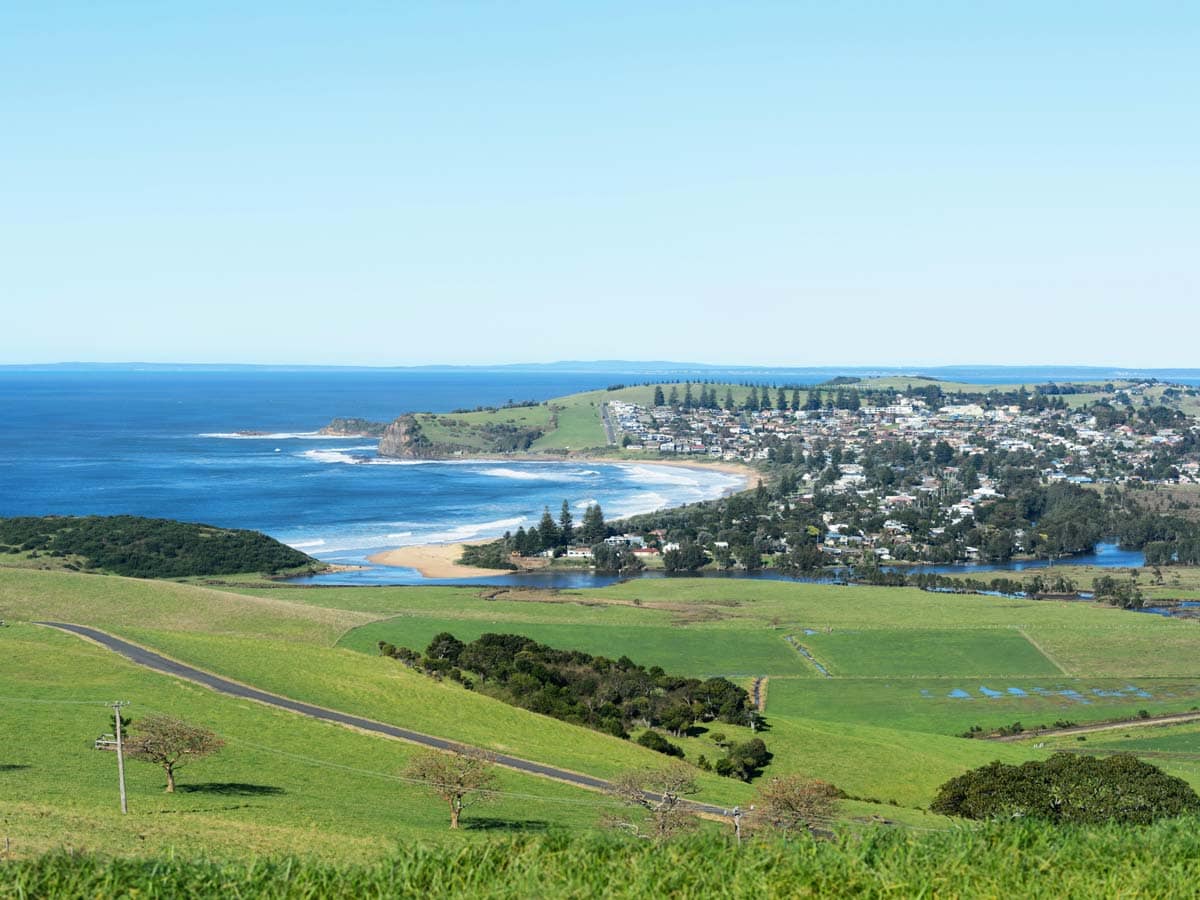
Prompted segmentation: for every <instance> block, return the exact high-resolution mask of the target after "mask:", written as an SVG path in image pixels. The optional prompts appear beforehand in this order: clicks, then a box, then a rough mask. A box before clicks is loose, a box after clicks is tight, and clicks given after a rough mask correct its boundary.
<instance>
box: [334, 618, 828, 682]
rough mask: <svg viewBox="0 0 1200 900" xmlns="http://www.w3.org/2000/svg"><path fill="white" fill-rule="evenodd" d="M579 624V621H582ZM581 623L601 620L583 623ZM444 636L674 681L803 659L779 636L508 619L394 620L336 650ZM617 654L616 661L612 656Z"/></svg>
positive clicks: (763, 669)
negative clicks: (589, 660)
mask: <svg viewBox="0 0 1200 900" xmlns="http://www.w3.org/2000/svg"><path fill="white" fill-rule="evenodd" d="M581 618H583V617H581ZM586 618H588V619H591V618H598V617H593V616H587V617H586ZM442 631H449V632H450V633H451V634H453V635H454V636H455V637H457V638H458V639H459V640H462V641H473V640H475V639H476V638H478V637H479V636H480V635H481V634H484V633H486V632H489V631H490V632H495V631H507V632H517V633H520V634H523V635H525V636H526V637H531V638H533V639H534V640H536V641H540V642H542V643H543V644H548V645H549V646H551V647H555V648H558V649H564V650H583V651H584V652H587V653H591V654H593V655H597V656H604V655H612V654H614V653H615V654H616V656H622V655H624V656H628V657H629V658H630V659H632V660H633V661H634V662H637V663H642V664H643V665H645V666H647V667H649V666H661V667H662V668H663V669H665V670H666V671H668V672H670V673H671V674H672V675H690V676H694V677H697V678H703V677H707V676H710V675H725V676H727V677H730V678H737V677H740V676H747V675H749V676H753V675H761V674H772V673H781V674H782V673H790V674H795V675H804V674H806V671H807V670H806V669H805V667H804V665H803V662H802V660H801V659H800V657H799V656H798V655H797V654H796V653H795V651H793V650H792V649H791V648H790V647H789V646H788V645H787V643H786V642H785V641H784V640H783V639H782V637H781V636H779V635H777V634H774V633H772V632H770V631H766V630H763V629H751V628H745V629H740V630H738V631H733V630H731V629H729V628H722V627H720V626H715V625H708V626H705V625H693V626H689V627H686V628H683V627H679V626H673V625H670V624H667V623H664V624H662V625H608V624H597V623H594V622H590V621H583V622H573V623H543V622H528V621H524V622H513V621H511V620H506V619H499V618H497V619H491V620H487V621H483V620H479V619H462V618H430V617H424V616H408V615H405V616H399V617H397V618H394V619H388V620H386V621H384V622H375V623H372V624H370V625H363V626H361V627H359V628H356V629H354V630H353V631H351V632H349V633H347V634H346V635H345V636H344V637H343V638H342V639H341V641H340V642H339V646H342V647H348V648H350V649H352V650H359V651H361V652H364V653H371V654H375V653H378V652H379V651H378V648H377V644H378V642H379V641H381V640H384V641H388V642H390V643H392V644H395V645H396V646H402V647H412V648H413V649H416V650H423V649H424V648H425V646H426V645H427V644H428V643H429V641H430V639H431V638H432V637H433V636H434V635H435V634H438V633H439V632H442ZM617 650H619V651H620V652H619V653H616V651H617Z"/></svg>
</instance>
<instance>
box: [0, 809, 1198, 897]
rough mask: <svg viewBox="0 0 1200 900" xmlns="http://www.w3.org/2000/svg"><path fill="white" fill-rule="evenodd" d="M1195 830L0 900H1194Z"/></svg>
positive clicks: (122, 869)
mask: <svg viewBox="0 0 1200 900" xmlns="http://www.w3.org/2000/svg"><path fill="white" fill-rule="evenodd" d="M1197 824H1198V823H1197V822H1195V821H1191V820H1178V821H1175V822H1168V823H1162V824H1159V825H1155V826H1152V827H1149V828H1141V829H1136V830H1135V829H1125V828H1116V827H1112V828H1087V829H1082V828H1046V827H1041V826H1037V825H1031V824H1025V825H1021V824H1012V825H1006V826H1005V825H1001V826H992V827H988V828H983V829H979V830H974V831H966V830H954V831H951V832H946V833H898V832H895V831H886V830H874V831H870V832H867V833H866V834H863V835H858V834H854V835H846V836H844V837H842V838H841V839H840V840H836V841H832V842H825V841H819V842H818V841H809V840H801V841H799V842H793V843H790V844H782V843H777V842H769V843H756V844H751V845H748V846H745V847H742V848H740V849H739V848H738V847H737V846H736V845H734V844H732V843H731V842H730V841H728V840H725V839H720V838H715V837H711V836H709V837H700V838H695V839H692V840H688V841H683V842H680V843H677V844H674V845H668V846H665V847H659V846H654V845H650V844H645V843H642V844H631V843H628V842H623V841H616V840H602V839H598V838H593V839H580V838H578V837H572V836H569V835H554V836H548V837H543V838H533V839H517V840H506V841H496V842H491V843H487V844H476V845H473V846H469V847H428V846H415V847H410V848H406V849H405V850H404V851H403V852H401V853H398V854H397V855H395V856H394V857H393V858H390V859H387V860H385V861H383V862H380V863H376V864H374V865H370V866H358V865H327V864H321V863H312V862H304V861H300V860H296V859H286V860H275V861H257V862H254V863H248V864H238V865H221V864H219V863H214V862H206V861H195V862H189V861H185V860H180V859H145V860H138V859H132V860H117V861H110V860H105V859H100V858H95V857H91V858H82V859H81V858H79V857H74V856H65V855H54V856H47V857H43V858H40V859H34V860H29V861H18V862H15V863H12V864H10V865H6V866H0V897H36V896H55V897H128V896H135V895H136V896H139V897H151V898H158V897H193V898H208V897H213V898H217V897H220V898H224V897H228V896H231V895H234V894H236V895H237V896H270V897H281V898H283V897H287V898H290V897H297V898H300V897H304V898H308V897H314V896H320V897H345V898H358V897H364V896H380V897H383V896H392V897H396V896H437V897H472V898H526V897H646V898H659V897H666V896H673V897H706V898H709V897H711V898H756V900H757V898H783V897H797V896H856V897H864V898H900V897H918V896H921V897H1029V898H1056V900H1057V898H1089V900H1090V898H1094V897H1115V896H1122V897H1135V896H1136V897H1184V896H1194V892H1195V886H1196V883H1197V881H1198V880H1200V828H1197Z"/></svg>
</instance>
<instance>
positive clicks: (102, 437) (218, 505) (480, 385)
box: [0, 364, 1200, 583]
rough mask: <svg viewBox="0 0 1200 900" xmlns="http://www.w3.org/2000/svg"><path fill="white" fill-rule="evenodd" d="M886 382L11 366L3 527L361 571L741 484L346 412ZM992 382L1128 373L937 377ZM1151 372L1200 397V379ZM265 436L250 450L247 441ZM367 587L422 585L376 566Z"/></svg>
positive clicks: (787, 373) (3, 393)
mask: <svg viewBox="0 0 1200 900" xmlns="http://www.w3.org/2000/svg"><path fill="white" fill-rule="evenodd" d="M896 371H897V370H890V369H884V368H878V369H840V370H835V369H820V370H818V369H777V370H776V369H753V370H750V369H727V370H722V369H703V370H697V369H693V368H680V369H678V370H671V369H668V368H664V367H662V366H661V365H659V366H652V367H651V366H648V367H646V368H642V367H639V366H634V365H628V364H626V365H625V366H624V367H622V366H621V365H619V364H614V366H613V367H612V368H609V369H604V368H600V367H597V366H595V365H594V364H593V365H591V366H586V367H580V368H579V369H578V370H571V369H569V368H547V369H530V370H522V369H518V368H505V369H496V370H486V369H463V370H423V369H390V370H371V369H277V368H229V369H222V368H218V367H194V368H193V367H179V368H170V367H107V366H106V367H70V366H63V367H28V368H24V367H0V516H16V515H46V514H60V515H86V514H116V513H130V514H135V515H143V516H162V517H167V518H173V519H181V520H184V521H194V522H207V523H211V524H214V525H222V526H229V527H237V528H253V529H257V530H260V531H263V532H266V533H267V534H270V535H272V536H273V537H276V538H278V539H279V540H281V541H284V542H285V543H288V544H290V545H292V546H294V547H298V548H300V549H303V550H305V551H306V552H308V553H310V554H312V555H314V556H317V557H318V558H321V559H325V560H329V561H333V562H361V561H362V560H363V559H364V558H365V556H367V555H369V554H370V553H371V552H373V551H375V550H379V549H384V548H391V547H398V546H403V545H406V544H419V543H428V542H435V541H455V540H464V539H470V538H475V537H486V536H491V535H496V534H500V533H502V532H504V531H505V530H510V529H511V530H515V529H516V528H517V527H518V526H520V525H530V524H534V523H535V522H536V521H537V519H538V518H539V517H540V516H541V513H542V509H543V507H546V506H548V507H549V508H550V509H551V510H552V511H553V512H554V513H555V514H557V512H558V510H559V508H560V506H561V504H562V502H563V500H566V501H567V502H568V503H569V504H570V505H571V507H572V509H574V510H575V511H576V513H577V515H582V512H583V510H584V508H585V507H586V506H587V504H589V503H592V502H598V503H600V504H601V506H602V508H603V509H604V511H605V514H606V515H607V516H608V517H609V518H615V517H617V516H620V515H628V514H631V513H635V512H642V511H648V510H652V509H656V508H661V507H665V506H674V505H679V504H682V503H690V502H695V501H697V500H702V499H706V498H711V497H717V496H720V495H721V494H723V493H725V492H728V491H729V490H731V489H733V488H735V487H737V486H738V484H739V482H738V481H737V480H736V479H735V478H733V477H731V476H729V475H726V474H724V473H720V472H714V471H711V470H709V471H706V470H696V469H678V468H671V467H665V466H653V465H649V464H640V463H639V464H632V463H630V464H601V463H582V462H563V463H539V462H498V463H485V462H430V463H424V462H422V463H412V462H406V461H398V460H386V459H379V458H376V456H375V447H374V443H373V442H372V441H369V440H363V439H361V438H352V439H337V438H328V437H321V436H319V435H317V434H315V432H316V431H317V429H319V428H320V427H321V426H323V425H324V424H326V423H327V422H328V421H329V420H330V419H331V418H333V417H335V416H361V417H364V418H368V419H374V420H379V421H386V420H390V419H392V418H394V417H395V416H397V415H399V414H400V413H402V412H407V411H430V412H448V411H450V410H452V409H456V408H462V407H474V406H477V405H481V404H483V405H488V404H501V403H504V402H506V401H508V400H518V401H520V400H544V399H548V398H550V397H554V396H559V395H562V394H567V393H572V392H575V391H582V390H592V389H596V388H601V387H604V386H606V385H610V384H615V383H627V384H634V383H639V382H643V381H647V380H658V379H664V378H672V377H678V378H680V379H683V378H692V379H695V378H700V377H703V378H708V379H712V380H721V379H731V380H735V381H756V382H775V383H785V382H791V383H814V382H818V381H822V380H825V379H826V378H829V377H832V376H834V375H838V374H859V375H861V374H869V373H875V372H878V373H881V374H889V373H895V372H896ZM927 371H929V372H931V373H932V374H936V375H937V376H939V377H944V378H955V379H958V380H967V381H975V382H977V383H980V384H987V383H1005V382H1012V381H1027V382H1029V383H1035V382H1039V381H1046V380H1053V379H1056V380H1060V381H1063V380H1069V379H1070V378H1082V377H1088V378H1104V377H1121V376H1122V375H1125V374H1128V373H1126V372H1122V371H1118V370H1103V369H1089V370H1086V372H1084V371H1081V370H1078V369H1053V368H1047V367H1040V368H1037V369H995V368H983V369H978V370H970V369H963V368H956V369H953V370H951V369H941V370H927ZM1146 374H1152V375H1156V376H1157V377H1159V378H1162V379H1167V378H1170V380H1176V381H1183V382H1186V383H1189V384H1200V372H1197V371H1195V370H1189V371H1186V372H1172V373H1157V372H1150V373H1146ZM242 431H255V432H263V433H264V434H263V435H262V436H256V437H242V436H238V435H237V433H238V432H242ZM349 580H351V581H354V582H358V583H370V582H374V583H379V582H393V583H395V582H407V581H413V580H417V576H416V575H415V573H413V572H411V571H408V570H395V569H385V570H381V569H372V570H368V571H366V572H363V573H361V574H360V575H356V576H353V577H352V578H350V579H349Z"/></svg>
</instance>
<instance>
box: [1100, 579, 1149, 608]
mask: <svg viewBox="0 0 1200 900" xmlns="http://www.w3.org/2000/svg"><path fill="white" fill-rule="evenodd" d="M1092 595H1093V596H1094V597H1095V598H1096V599H1097V600H1099V601H1100V602H1102V603H1108V604H1110V605H1112V606H1119V607H1121V608H1122V609H1141V608H1142V606H1143V605H1145V598H1144V597H1143V596H1142V591H1141V589H1140V588H1139V587H1138V585H1137V581H1135V580H1134V579H1133V578H1123V579H1119V578H1114V577H1113V576H1112V575H1101V576H1100V577H1099V578H1097V579H1096V580H1095V581H1093V582H1092Z"/></svg>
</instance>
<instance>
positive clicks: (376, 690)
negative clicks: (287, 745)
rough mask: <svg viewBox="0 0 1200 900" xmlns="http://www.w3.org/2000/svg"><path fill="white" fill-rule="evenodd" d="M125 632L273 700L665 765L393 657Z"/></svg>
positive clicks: (570, 765) (724, 785)
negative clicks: (278, 696)
mask: <svg viewBox="0 0 1200 900" xmlns="http://www.w3.org/2000/svg"><path fill="white" fill-rule="evenodd" d="M122 633H123V634H124V635H126V636H128V637H130V638H131V639H132V640H135V641H137V642H138V643H141V644H144V645H146V646H148V647H152V648H154V649H156V650H160V651H162V652H164V653H166V654H167V655H169V656H171V657H173V658H175V659H179V660H181V661H183V662H187V663H190V664H192V665H194V666H197V667H199V668H203V669H208V670H210V671H214V672H219V673H221V674H222V675H225V676H227V677H230V678H233V679H235V680H237V681H242V682H245V683H247V684H253V685H254V686H255V687H259V688H262V689H264V690H267V691H271V692H272V693H277V694H282V695H284V696H286V697H291V698H293V699H296V700H304V701H306V702H308V703H314V704H316V705H318V706H324V707H327V708H329V709H336V710H340V711H342V712H348V713H353V714H355V715H360V716H365V717H366V718H370V719H375V720H376V721H380V722H386V723H389V724H392V725H399V726H401V727H404V728H412V729H414V730H416V731H421V732H424V733H427V734H432V735H437V736H439V737H447V738H450V739H451V740H456V741H462V742H463V743H466V744H471V745H473V746H478V747H484V748H486V749H488V750H494V751H496V752H499V753H510V754H512V755H514V756H520V757H523V758H525V759H530V760H534V761H536V762H544V763H549V764H551V765H556V766H561V767H563V768H566V769H571V770H574V771H577V772H586V773H588V774H591V775H596V776H598V777H601V778H609V777H613V776H616V775H618V774H620V773H621V772H624V771H627V770H629V769H638V768H642V767H646V766H653V765H655V764H657V763H660V762H661V761H662V757H661V756H660V755H658V754H656V753H653V752H652V751H650V750H646V749H644V748H642V747H639V746H637V745H636V744H632V743H630V742H629V741H623V740H620V739H619V738H615V737H610V736H608V735H605V734H601V733H600V732H597V731H593V730H591V729H588V728H582V727H579V726H576V725H568V724H567V723H565V722H561V721H559V720H558V719H552V718H550V717H549V716H543V715H539V714H537V713H532V712H528V711H527V710H523V709H519V708H517V707H514V706H510V705H508V704H507V703H503V702H501V701H499V700H494V699H492V698H491V697H488V696H485V695H484V694H482V693H480V692H478V691H470V690H467V689H466V688H464V687H462V686H461V685H458V684H455V683H454V682H452V681H449V680H445V681H435V680H434V679H432V678H430V677H429V676H426V675H423V674H420V673H418V672H415V671H413V670H411V669H409V668H407V667H406V666H404V665H403V664H402V663H400V662H398V661H397V660H394V659H385V658H383V657H380V656H368V655H366V654H364V653H359V652H356V651H353V650H346V649H341V648H337V649H331V648H326V647H314V646H311V645H305V644H291V645H287V646H280V645H277V644H275V643H273V642H271V641H263V640H261V639H254V638H231V637H220V638H212V637H210V636H208V635H205V634H185V633H180V632H161V631H145V630H141V629H132V628H127V629H123V631H122ZM702 780H703V781H704V785H705V791H706V796H710V795H711V796H712V798H713V802H716V803H722V802H726V801H728V802H730V803H737V802H739V801H740V800H741V799H744V798H745V796H747V795H748V789H747V788H746V786H745V785H742V784H740V783H738V782H735V781H732V780H730V779H727V778H718V777H716V776H703V778H702Z"/></svg>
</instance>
